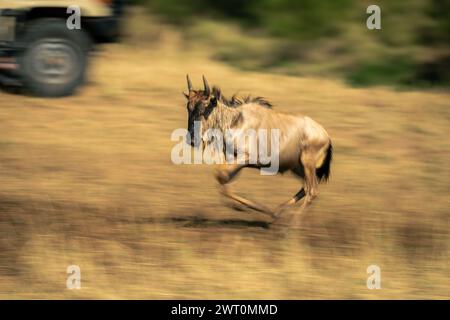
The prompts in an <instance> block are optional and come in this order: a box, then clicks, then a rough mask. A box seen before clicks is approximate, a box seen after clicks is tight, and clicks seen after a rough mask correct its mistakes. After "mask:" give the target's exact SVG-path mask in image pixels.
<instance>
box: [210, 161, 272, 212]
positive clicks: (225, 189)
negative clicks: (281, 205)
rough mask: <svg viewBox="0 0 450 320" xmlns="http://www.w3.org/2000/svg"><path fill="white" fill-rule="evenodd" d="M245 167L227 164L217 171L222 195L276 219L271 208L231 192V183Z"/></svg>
mask: <svg viewBox="0 0 450 320" xmlns="http://www.w3.org/2000/svg"><path fill="white" fill-rule="evenodd" d="M245 167H246V165H242V164H227V165H222V166H221V167H220V168H219V169H218V170H217V172H216V179H217V181H218V182H219V183H220V188H221V192H222V194H223V195H225V196H226V197H228V198H230V199H232V200H234V201H237V202H238V203H240V204H242V205H244V206H246V207H248V208H250V209H253V210H256V211H258V212H261V213H264V214H267V215H269V216H271V217H275V214H274V212H273V211H272V210H270V209H269V208H267V207H266V206H264V205H262V204H259V203H256V202H254V201H251V200H248V199H245V198H243V197H241V196H238V195H236V194H234V193H233V192H232V191H231V190H230V186H229V185H228V183H230V182H231V181H232V180H233V178H235V177H236V175H237V174H238V172H239V171H240V170H242V169H243V168H245Z"/></svg>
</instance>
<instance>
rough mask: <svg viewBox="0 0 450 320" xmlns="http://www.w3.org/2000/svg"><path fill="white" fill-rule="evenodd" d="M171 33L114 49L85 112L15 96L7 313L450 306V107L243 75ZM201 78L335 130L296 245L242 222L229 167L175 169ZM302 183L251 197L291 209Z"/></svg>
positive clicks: (2, 292) (385, 93) (437, 96)
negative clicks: (364, 302)
mask: <svg viewBox="0 0 450 320" xmlns="http://www.w3.org/2000/svg"><path fill="white" fill-rule="evenodd" d="M136 23H137V22H136ZM159 31H161V30H159ZM159 31H158V33H156V32H153V33H152V31H148V32H149V33H148V34H146V33H145V32H146V31H145V30H144V31H143V32H142V33H140V34H139V35H135V36H134V38H133V37H130V38H128V39H127V40H126V41H125V42H124V43H122V44H115V45H109V46H107V47H104V48H103V49H102V50H101V51H100V52H98V53H97V54H96V56H95V58H94V61H93V62H92V69H91V72H90V76H89V79H90V81H89V83H88V84H87V86H86V87H84V88H83V89H82V90H80V92H79V93H78V94H77V95H76V96H73V97H69V98H64V99H53V100H49V99H39V98H32V97H26V96H21V95H16V94H11V93H6V92H2V93H0V128H1V134H0V181H1V182H0V298H3V299H15V298H51V299H53V298H63V299H72V298H106V299H109V298H136V299H141V298H149V299H170V298H180V299H185V298H193V299H206V298H219V299H237V298H244V299H245V298H253V299H263V298H265V299H272V298H273V299H323V298H344V299H359V298H362V299H375V298H387V299H400V298H406V299H415V298H438V299H444V298H447V299H448V298H449V297H450V281H449V278H450V268H449V252H450V249H449V208H450V201H449V197H448V194H449V193H450V185H449V177H450V175H449V173H450V169H449V168H450V167H449V161H450V140H449V139H448V137H449V136H450V128H449V121H450V99H449V98H450V95H449V94H448V93H444V92H439V91H428V92H426V91H394V90H391V89H388V88H381V87H377V88H371V89H355V88H351V87H348V86H347V85H345V84H344V83H343V82H339V81H337V80H329V79H326V78H298V77H288V76H281V75H274V74H265V73H256V72H242V71H238V70H236V69H233V68H231V67H229V66H226V65H224V64H221V63H219V62H215V61H213V60H210V58H208V56H207V55H206V54H205V50H204V49H205V48H204V47H201V46H187V45H186V44H185V42H184V41H183V39H182V38H181V36H180V35H179V34H178V33H176V32H174V31H172V30H170V28H166V29H164V30H163V32H161V33H160V32H159ZM139 37H145V39H153V40H152V41H148V42H145V43H144V44H142V43H141V42H140V41H139ZM138 43H139V45H137V44H138ZM187 72H189V73H190V74H191V77H192V79H193V81H194V86H199V85H200V83H201V75H202V74H205V75H207V77H208V79H209V81H210V83H211V84H218V85H220V86H221V87H222V89H223V91H224V93H225V94H227V95H230V94H232V93H234V92H235V91H239V92H242V93H253V94H255V95H261V96H264V97H266V98H267V99H269V101H271V102H273V104H274V105H275V108H276V109H277V110H280V111H283V112H289V113H303V114H307V115H309V116H311V117H312V118H314V119H315V120H317V121H318V122H320V123H321V124H323V125H324V127H325V128H327V130H328V132H329V133H330V135H331V137H332V139H333V142H334V145H335V158H334V163H333V165H332V177H331V181H330V183H329V184H327V185H322V186H321V187H320V192H321V193H320V195H319V197H318V198H317V200H316V201H315V202H314V203H313V205H312V206H311V207H310V208H309V210H308V211H307V212H306V213H305V215H304V216H303V217H302V219H301V224H300V225H298V226H295V227H293V228H292V229H291V232H290V233H289V234H288V235H285V234H284V233H283V232H280V230H283V223H281V227H277V228H272V227H271V226H270V225H269V224H268V220H266V218H265V217H264V216H261V215H259V214H258V213H253V212H238V211H234V210H232V209H231V208H229V207H228V206H226V205H225V204H226V203H225V202H224V201H223V199H222V198H221V197H220V196H219V194H218V190H217V186H216V183H215V181H214V179H213V177H212V172H213V167H212V166H206V165H182V166H176V165H173V164H172V162H171V160H170V152H171V149H172V147H173V146H174V145H175V144H176V142H173V141H171V140H170V134H171V132H172V131H173V130H174V129H176V128H185V127H186V124H187V120H186V111H185V106H184V103H185V101H184V98H183V96H182V94H181V92H182V91H183V90H185V87H186V83H185V74H186V73H187ZM300 183H301V182H300V181H299V180H297V179H296V178H294V177H293V176H290V175H284V176H276V177H263V176H260V175H259V173H258V172H257V171H244V172H243V174H242V176H241V178H240V179H239V180H238V181H237V186H238V187H239V188H240V189H241V193H242V194H245V195H247V196H249V197H250V198H254V199H258V200H260V201H262V200H266V201H267V202H268V203H269V204H270V205H271V206H275V205H276V204H278V203H280V202H282V201H284V200H287V199H288V198H290V197H291V196H292V195H293V194H294V193H295V192H296V191H297V190H298V189H299V186H300ZM291 214H296V209H294V210H292V211H290V212H288V213H286V219H287V218H289V215H291ZM73 264H75V265H79V266H80V268H81V286H82V288H81V289H80V290H68V289H66V278H67V274H66V268H67V266H69V265H73ZM372 264H375V265H378V266H380V268H381V286H382V289H380V290H369V289H367V287H366V280H367V277H368V274H367V273H366V269H367V267H368V266H369V265H372Z"/></svg>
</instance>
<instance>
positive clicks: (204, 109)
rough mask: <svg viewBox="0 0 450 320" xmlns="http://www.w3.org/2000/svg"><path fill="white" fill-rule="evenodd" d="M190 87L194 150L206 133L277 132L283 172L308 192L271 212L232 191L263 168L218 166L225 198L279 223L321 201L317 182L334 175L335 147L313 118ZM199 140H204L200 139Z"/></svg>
mask: <svg viewBox="0 0 450 320" xmlns="http://www.w3.org/2000/svg"><path fill="white" fill-rule="evenodd" d="M187 84H188V90H189V93H184V95H185V97H186V99H187V111H188V131H189V132H188V140H190V141H191V145H192V146H194V145H195V142H194V141H198V140H199V139H200V140H201V137H202V136H203V134H204V133H205V131H206V130H208V129H218V130H220V131H222V132H224V131H225V130H229V129H242V131H239V130H238V131H237V132H244V131H245V130H247V129H253V130H258V129H265V130H271V129H278V130H279V151H278V153H279V172H285V171H287V170H291V171H292V172H293V173H294V174H295V175H297V176H299V177H300V178H302V179H303V181H304V186H303V187H302V188H301V189H300V191H299V192H298V193H297V194H296V195H294V197H292V199H290V200H289V201H287V202H285V203H283V204H281V205H280V206H278V207H277V208H276V209H275V210H271V209H269V208H267V207H266V206H264V205H261V204H258V203H256V202H254V201H251V200H248V199H245V198H243V197H241V196H238V195H236V194H234V193H232V192H231V191H230V189H229V186H228V184H229V183H230V182H231V181H232V180H233V178H235V177H236V175H237V174H238V172H239V171H240V170H241V169H243V168H245V167H251V168H261V167H263V164H260V163H256V164H250V163H248V162H245V163H243V164H238V163H236V164H234V163H232V164H229V163H227V164H222V165H220V166H219V169H218V170H217V173H216V178H217V181H218V182H219V184H220V187H221V191H222V193H223V194H224V195H225V196H227V197H228V198H231V199H233V200H234V201H237V203H240V204H241V205H244V206H246V207H248V208H251V209H253V210H256V211H259V212H261V213H264V214H267V215H270V216H271V217H273V218H277V217H278V216H279V215H280V213H281V212H282V211H283V210H284V209H286V208H288V207H290V206H292V205H294V204H296V203H297V202H298V201H300V200H301V199H302V198H305V199H304V202H303V204H302V206H301V210H302V211H303V210H304V209H305V207H306V206H307V205H308V204H310V203H311V201H312V200H313V199H314V198H315V197H316V196H317V194H318V190H317V189H318V184H319V182H320V181H327V180H328V178H329V175H330V166H331V160H332V153H333V147H332V145H331V140H330V137H329V136H328V134H327V132H326V131H325V129H324V128H323V127H322V126H321V125H320V124H318V123H317V122H315V121H314V120H312V119H311V118H309V117H306V116H293V115H288V114H282V113H278V112H275V111H274V110H273V109H272V106H271V104H270V103H269V102H267V101H266V100H264V99H263V98H261V97H258V98H251V97H250V96H249V97H246V98H238V97H236V95H234V96H233V97H232V98H231V99H226V98H225V97H224V96H222V94H221V91H220V89H219V88H217V87H213V88H212V89H211V88H210V87H209V84H208V82H207V80H206V78H205V77H204V76H203V85H204V88H203V90H194V89H193V87H192V82H191V80H190V79H189V75H188V76H187ZM195 121H199V122H200V123H201V130H200V132H198V133H196V132H195V130H194V122H195ZM196 134H197V135H200V136H201V137H196V136H195V135H196ZM244 152H248V150H246V151H244ZM246 156H249V154H246Z"/></svg>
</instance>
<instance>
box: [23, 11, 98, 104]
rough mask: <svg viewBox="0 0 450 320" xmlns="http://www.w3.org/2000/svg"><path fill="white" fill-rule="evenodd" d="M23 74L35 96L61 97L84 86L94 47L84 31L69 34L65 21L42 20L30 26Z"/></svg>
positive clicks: (70, 31)
mask: <svg viewBox="0 0 450 320" xmlns="http://www.w3.org/2000/svg"><path fill="white" fill-rule="evenodd" d="M21 43H23V44H24V45H25V49H24V51H23V53H22V54H21V55H20V56H19V59H18V63H19V73H20V76H21V78H22V80H23V82H24V85H25V88H26V89H28V90H29V91H30V92H31V93H32V94H33V95H38V96H45V97H61V96H67V95H70V94H72V93H73V92H74V91H75V89H76V88H77V87H78V86H79V85H80V84H82V83H83V81H84V76H85V73H86V68H87V60H88V53H89V47H90V41H89V37H88V36H87V35H86V33H85V32H84V31H82V30H80V29H75V30H69V29H68V28H67V26H66V23H65V20H63V19H53V18H49V19H39V20H35V21H33V22H31V23H29V24H28V25H27V26H26V30H25V32H24V35H23V37H21Z"/></svg>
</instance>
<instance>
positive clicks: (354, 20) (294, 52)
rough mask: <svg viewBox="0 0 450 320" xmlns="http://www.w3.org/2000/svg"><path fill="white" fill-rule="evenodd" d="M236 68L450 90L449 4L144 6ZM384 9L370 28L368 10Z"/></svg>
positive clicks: (303, 0) (289, 0)
mask: <svg viewBox="0 0 450 320" xmlns="http://www.w3.org/2000/svg"><path fill="white" fill-rule="evenodd" d="M137 2H139V3H141V4H145V5H146V6H147V7H148V8H149V10H150V11H151V12H152V13H157V14H158V15H160V16H161V17H163V18H164V19H165V20H167V21H169V22H171V23H173V24H174V25H176V26H179V27H180V29H182V30H184V31H185V32H186V33H187V34H188V37H187V38H188V39H190V40H195V41H203V42H204V43H205V44H207V45H210V46H209V47H210V49H209V50H210V51H211V55H212V56H213V57H215V58H216V59H220V60H223V61H226V62H228V63H230V64H232V65H234V66H236V67H239V68H243V69H251V70H262V69H264V70H266V71H270V72H280V73H286V74H292V75H305V74H311V75H327V76H339V77H344V78H346V79H348V80H349V82H350V83H352V84H354V85H378V84H388V85H396V86H402V87H404V86H448V85H449V84H450V78H449V77H450V76H449V75H450V1H449V0H443V1H440V0H411V1H408V2H404V1H387V0H380V1H376V2H375V3H374V2H373V1H368V0H363V1H356V0H323V1H315V0H300V1H299V0H260V1H256V0H228V1H214V0H191V1H185V0H138V1H137ZM370 4H377V5H378V6H380V8H381V26H382V29H381V30H368V29H367V28H366V19H367V17H368V16H369V15H368V14H367V13H366V8H367V6H368V5H370Z"/></svg>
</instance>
